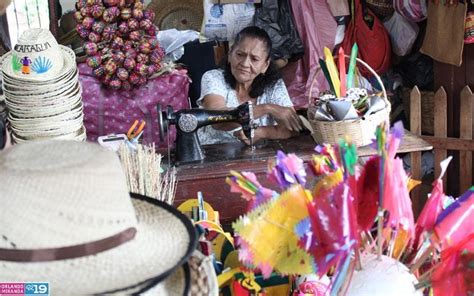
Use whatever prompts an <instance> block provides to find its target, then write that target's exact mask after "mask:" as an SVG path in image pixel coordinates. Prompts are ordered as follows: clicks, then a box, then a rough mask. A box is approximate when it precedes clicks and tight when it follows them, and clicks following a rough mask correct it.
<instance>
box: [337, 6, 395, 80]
mask: <svg viewBox="0 0 474 296" xmlns="http://www.w3.org/2000/svg"><path fill="white" fill-rule="evenodd" d="M366 5H367V4H366V2H365V0H355V1H354V15H353V17H352V20H351V21H350V22H349V25H348V27H347V30H346V35H345V37H344V41H343V42H342V47H343V48H344V52H351V49H352V45H353V44H354V43H357V45H358V47H359V53H358V57H359V58H360V59H361V60H363V61H365V62H366V63H367V64H368V65H369V66H370V67H371V68H372V69H374V71H375V72H377V74H383V73H385V72H386V71H387V70H388V68H389V67H390V62H391V53H392V51H391V47H390V37H389V36H388V34H387V31H386V30H385V27H384V26H383V24H382V22H381V21H380V20H379V19H378V18H377V17H376V16H375V15H374V13H373V12H372V11H370V9H368V8H367V6H366ZM361 73H362V75H364V76H371V75H370V73H368V72H367V71H366V70H365V69H361Z"/></svg>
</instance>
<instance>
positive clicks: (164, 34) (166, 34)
mask: <svg viewBox="0 0 474 296" xmlns="http://www.w3.org/2000/svg"><path fill="white" fill-rule="evenodd" d="M198 38H199V32H196V31H192V30H186V31H178V30H176V29H169V30H164V31H159V32H158V42H159V43H160V46H161V47H162V48H163V49H164V50H165V53H166V56H165V57H166V59H169V60H171V61H173V62H174V61H176V60H179V59H180V58H181V56H182V55H183V54H184V47H183V45H185V44H186V43H188V42H190V41H193V40H196V39H198Z"/></svg>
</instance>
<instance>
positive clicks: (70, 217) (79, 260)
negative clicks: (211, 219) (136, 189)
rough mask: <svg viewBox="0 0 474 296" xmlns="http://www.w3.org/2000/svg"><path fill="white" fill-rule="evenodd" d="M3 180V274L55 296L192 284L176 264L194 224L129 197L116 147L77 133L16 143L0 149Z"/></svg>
mask: <svg viewBox="0 0 474 296" xmlns="http://www.w3.org/2000/svg"><path fill="white" fill-rule="evenodd" d="M0 184H1V186H0V204H2V206H1V207H0V233H1V236H0V266H1V268H0V279H2V281H3V282H38V281H40V282H49V283H50V290H51V294H52V295H71V294H78V295H84V294H96V293H108V292H117V293H119V294H120V291H122V293H124V294H127V292H125V291H130V290H131V289H132V290H134V289H138V288H140V289H142V288H143V289H146V288H148V287H150V286H153V285H155V284H156V283H157V282H160V283H161V285H163V286H164V287H171V286H173V287H175V288H176V289H183V291H182V292H185V288H186V287H189V284H188V283H186V282H185V279H186V277H185V272H182V271H180V270H179V268H178V269H177V267H179V266H182V265H183V263H185V262H186V260H187V258H188V257H189V256H190V254H191V253H192V251H193V250H194V249H195V246H196V233H195V230H194V228H193V226H192V223H191V222H190V220H189V219H188V218H186V217H185V216H184V215H182V214H181V213H179V212H178V211H177V210H176V209H175V208H173V207H172V206H170V205H168V204H166V203H163V202H160V201H158V200H155V199H151V198H148V197H145V196H140V195H136V194H131V195H130V194H129V193H128V192H127V186H126V180H125V176H124V173H123V171H122V167H121V164H120V161H119V159H118V156H117V155H116V154H115V153H113V152H111V151H107V150H104V149H103V148H102V147H100V146H98V145H96V144H93V143H81V142H74V141H44V142H43V141H40V142H30V143H25V144H18V145H16V146H14V147H12V148H10V149H7V150H4V151H2V152H0ZM20 184H21V186H19V185H20ZM130 196H131V197H132V198H130ZM170 275H172V276H171V277H170ZM188 278H189V277H188ZM165 279H166V280H165ZM168 279H169V280H172V281H174V282H179V284H176V283H174V284H170V283H169V282H167V281H168ZM179 293H181V291H179Z"/></svg>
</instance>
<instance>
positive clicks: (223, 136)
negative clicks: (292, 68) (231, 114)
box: [197, 69, 293, 145]
mask: <svg viewBox="0 0 474 296" xmlns="http://www.w3.org/2000/svg"><path fill="white" fill-rule="evenodd" d="M209 94H215V95H220V96H222V97H224V99H225V104H226V107H229V108H235V107H237V106H239V100H238V98H237V93H236V91H235V90H234V89H233V88H231V86H230V85H229V84H227V83H226V81H225V79H224V71H223V70H220V69H219V70H210V71H207V72H206V73H204V75H203V76H202V80H201V97H200V98H199V99H198V100H197V104H198V106H200V107H201V108H202V99H203V98H204V96H206V95H209ZM261 104H276V105H280V106H284V107H292V106H293V103H292V102H291V99H290V96H289V94H288V91H287V90H286V86H285V83H284V82H283V80H281V79H280V80H278V81H277V82H276V83H275V85H274V86H273V87H272V88H267V89H266V90H265V92H264V93H263V94H262V95H261V96H259V97H258V98H257V105H261ZM258 122H259V126H270V125H275V124H276V122H275V120H274V119H273V118H272V117H271V116H270V115H264V116H262V117H260V118H259V119H258ZM198 136H199V140H200V142H201V144H203V145H206V144H216V143H229V142H238V141H239V140H238V139H237V138H236V137H234V136H233V133H232V132H228V131H221V130H216V129H214V128H213V127H212V125H208V126H205V127H202V128H200V129H199V130H198Z"/></svg>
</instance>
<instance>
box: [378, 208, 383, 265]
mask: <svg viewBox="0 0 474 296" xmlns="http://www.w3.org/2000/svg"><path fill="white" fill-rule="evenodd" d="M377 216H378V217H377V259H379V260H382V243H383V240H382V239H383V236H382V230H383V210H382V208H381V207H379V211H378V214H377Z"/></svg>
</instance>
